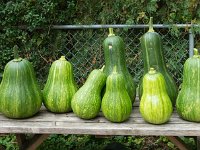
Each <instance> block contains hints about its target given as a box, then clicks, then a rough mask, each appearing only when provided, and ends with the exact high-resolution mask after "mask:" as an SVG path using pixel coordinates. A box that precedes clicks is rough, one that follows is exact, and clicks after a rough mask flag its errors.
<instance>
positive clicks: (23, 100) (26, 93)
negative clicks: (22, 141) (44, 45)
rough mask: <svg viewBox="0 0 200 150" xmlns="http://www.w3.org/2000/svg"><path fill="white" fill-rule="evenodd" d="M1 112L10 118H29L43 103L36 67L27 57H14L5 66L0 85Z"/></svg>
mask: <svg viewBox="0 0 200 150" xmlns="http://www.w3.org/2000/svg"><path fill="white" fill-rule="evenodd" d="M0 95H1V97H0V103H1V112H2V113H3V114H4V115H5V116H6V117H9V118H19V119H20V118H28V117H31V116H33V115H34V114H36V113H37V112H38V111H39V109H40V107H41V104H42V94H41V90H40V89H39V87H38V84H37V80H36V77H35V73H34V69H33V67H32V65H31V63H30V62H29V61H28V60H26V59H21V58H19V59H14V60H11V61H10V62H8V63H7V64H6V66H5V69H4V73H3V78H2V82H1V86H0Z"/></svg>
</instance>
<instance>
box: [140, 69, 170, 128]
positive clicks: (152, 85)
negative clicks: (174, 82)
mask: <svg viewBox="0 0 200 150" xmlns="http://www.w3.org/2000/svg"><path fill="white" fill-rule="evenodd" d="M172 111H173V108H172V103H171V101H170V98H169V96H168V95H167V91H166V83H165V79H164V77H163V75H162V74H161V73H159V72H156V70H155V69H154V68H150V71H149V72H148V73H147V74H146V75H145V76H144V78H143V94H142V98H141V101H140V112H141V115H142V117H143V118H144V120H146V121H147V122H149V123H152V124H162V123H165V122H167V121H168V120H169V118H170V116H171V114H172Z"/></svg>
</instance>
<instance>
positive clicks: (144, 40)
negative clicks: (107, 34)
mask: <svg viewBox="0 0 200 150" xmlns="http://www.w3.org/2000/svg"><path fill="white" fill-rule="evenodd" d="M140 42H141V48H142V56H143V63H144V74H146V73H147V72H148V71H149V69H150V68H151V67H153V68H155V69H156V70H158V71H159V72H160V73H161V74H162V75H163V76H164V78H165V81H166V83H167V85H166V89H167V93H168V95H169V97H170V99H171V101H172V104H173V105H175V103H176V97H177V94H178V89H177V86H176V83H175V81H174V80H173V78H172V76H171V75H170V73H169V72H168V70H167V67H166V64H165V60H164V55H163V45H162V39H161V37H160V35H159V34H158V33H157V32H155V31H154V30H153V22H152V17H151V18H150V22H149V31H148V32H147V33H145V34H144V35H143V36H142V37H141V38H140ZM142 89H143V88H142V78H141V80H140V86H139V97H140V98H141V96H142V92H143V91H142Z"/></svg>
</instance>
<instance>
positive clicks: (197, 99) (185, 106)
mask: <svg viewBox="0 0 200 150" xmlns="http://www.w3.org/2000/svg"><path fill="white" fill-rule="evenodd" d="M176 108H177V112H178V114H179V116H180V117H181V118H183V119H185V120H188V121H194V122H200V56H199V55H198V50H197V49H194V56H193V57H191V58H188V59H187V60H186V62H185V64H184V70H183V83H182V86H181V90H180V92H179V94H178V98H177V101H176Z"/></svg>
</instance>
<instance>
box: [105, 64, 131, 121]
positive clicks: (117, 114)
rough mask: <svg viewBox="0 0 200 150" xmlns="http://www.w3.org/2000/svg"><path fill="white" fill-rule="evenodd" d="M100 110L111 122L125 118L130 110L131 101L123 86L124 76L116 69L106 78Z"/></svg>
mask: <svg viewBox="0 0 200 150" xmlns="http://www.w3.org/2000/svg"><path fill="white" fill-rule="evenodd" d="M101 105H102V106H101V108H102V112H103V114H104V116H105V117H106V119H108V120H109V121H111V122H123V121H125V120H127V119H128V118H129V116H130V114H131V111H132V101H131V99H130V96H129V94H128V92H127V90H126V88H125V80H124V76H123V75H122V74H120V73H118V72H117V69H116V67H115V69H114V70H113V72H112V73H111V74H110V75H109V76H108V78H107V80H106V92H105V94H104V96H103V99H102V104H101Z"/></svg>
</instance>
